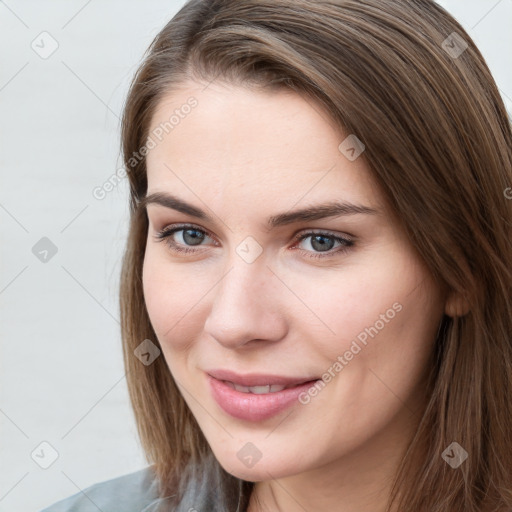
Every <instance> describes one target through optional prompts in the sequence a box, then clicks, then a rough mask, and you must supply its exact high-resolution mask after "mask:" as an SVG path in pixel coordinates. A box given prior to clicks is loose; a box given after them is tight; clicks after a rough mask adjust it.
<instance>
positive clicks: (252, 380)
mask: <svg viewBox="0 0 512 512" xmlns="http://www.w3.org/2000/svg"><path fill="white" fill-rule="evenodd" d="M206 373H208V374H209V375H210V376H211V377H213V378H214V379H217V380H220V381H224V382H226V383H231V384H233V385H235V386H240V387H242V388H251V387H253V388H254V387H263V386H284V388H292V387H296V386H298V385H300V384H304V383H305V382H310V381H314V380H317V379H318V377H316V376H310V377H308V376H305V377H286V376H283V375H275V374H264V373H246V374H243V375H242V374H238V373H235V372H232V371H231V370H223V369H214V370H208V371H207V372H206ZM274 389H276V390H277V388H274ZM270 391H272V390H271V389H270Z"/></svg>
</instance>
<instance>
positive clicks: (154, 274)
mask: <svg viewBox="0 0 512 512" xmlns="http://www.w3.org/2000/svg"><path fill="white" fill-rule="evenodd" d="M203 281H204V280H202V279H201V277H200V276H199V275H198V274H197V272H191V271H190V268H189V267H188V266H187V265H186V264H184V265H180V264H172V263H171V262H170V261H169V260H168V259H167V258H165V254H164V253H163V252H161V251H158V250H156V249H155V248H150V249H148V251H146V256H145V258H144V265H143V272H142V284H143V291H144V300H145V303H146V308H147V311H148V315H149V319H150V321H151V325H152V326H153V330H154V331H155V333H156V335H157V337H158V340H159V342H160V344H161V346H162V348H163V350H164V352H165V351H171V350H176V351H183V350H186V349H187V348H188V346H189V340H193V339H194V338H196V339H197V336H198V334H199V333H200V330H201V328H202V327H201V326H202V325H203V324H204V321H203V320H201V319H199V318H198V315H201V308H200V307H198V306H199V303H200V301H201V299H203V298H204V295H205V293H206V291H207V290H208V288H209V287H208V283H206V282H203Z"/></svg>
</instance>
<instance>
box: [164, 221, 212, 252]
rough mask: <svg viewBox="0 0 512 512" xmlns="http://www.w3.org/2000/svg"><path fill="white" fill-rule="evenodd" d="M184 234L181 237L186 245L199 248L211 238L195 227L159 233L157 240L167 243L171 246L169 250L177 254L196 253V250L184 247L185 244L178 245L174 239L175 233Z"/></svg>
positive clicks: (183, 227)
mask: <svg viewBox="0 0 512 512" xmlns="http://www.w3.org/2000/svg"><path fill="white" fill-rule="evenodd" d="M180 231H181V232H182V234H181V237H182V239H183V242H185V244H191V246H197V245H200V243H201V242H202V241H203V240H204V239H205V238H210V237H209V236H208V234H207V233H206V231H203V230H202V229H198V228H196V227H194V226H180V227H177V228H172V229H167V228H166V229H163V230H161V231H159V232H158V233H157V234H156V236H155V238H156V239H157V241H162V240H163V241H165V243H166V244H167V245H168V246H169V248H170V249H171V250H173V251H177V252H196V251H195V250H194V249H190V248H188V246H187V245H184V244H183V243H177V242H176V241H175V240H173V239H172V236H173V235H174V234H175V233H179V232H180Z"/></svg>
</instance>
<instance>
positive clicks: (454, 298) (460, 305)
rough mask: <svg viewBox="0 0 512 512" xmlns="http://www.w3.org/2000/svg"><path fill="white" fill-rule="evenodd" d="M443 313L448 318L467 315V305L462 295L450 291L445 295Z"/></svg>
mask: <svg viewBox="0 0 512 512" xmlns="http://www.w3.org/2000/svg"><path fill="white" fill-rule="evenodd" d="M444 312H445V314H446V315H447V316H450V317H456V316H464V315H467V314H468V313H469V303H468V301H467V300H466V299H465V298H464V296H463V295H462V294H460V293H458V292H455V291H451V292H449V293H448V295H447V298H446V302H445V304H444Z"/></svg>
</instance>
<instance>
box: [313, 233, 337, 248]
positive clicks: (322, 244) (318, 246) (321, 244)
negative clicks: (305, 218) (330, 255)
mask: <svg viewBox="0 0 512 512" xmlns="http://www.w3.org/2000/svg"><path fill="white" fill-rule="evenodd" d="M319 240H321V242H320V244H319V245H316V244H317V243H318V241H319ZM325 240H328V241H329V242H328V243H327V244H326V243H325ZM333 245H334V240H333V239H332V237H328V236H324V235H315V236H313V238H312V239H311V246H312V247H313V248H314V249H315V251H317V250H318V251H324V250H325V251H329V250H331V249H332V247H333Z"/></svg>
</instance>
